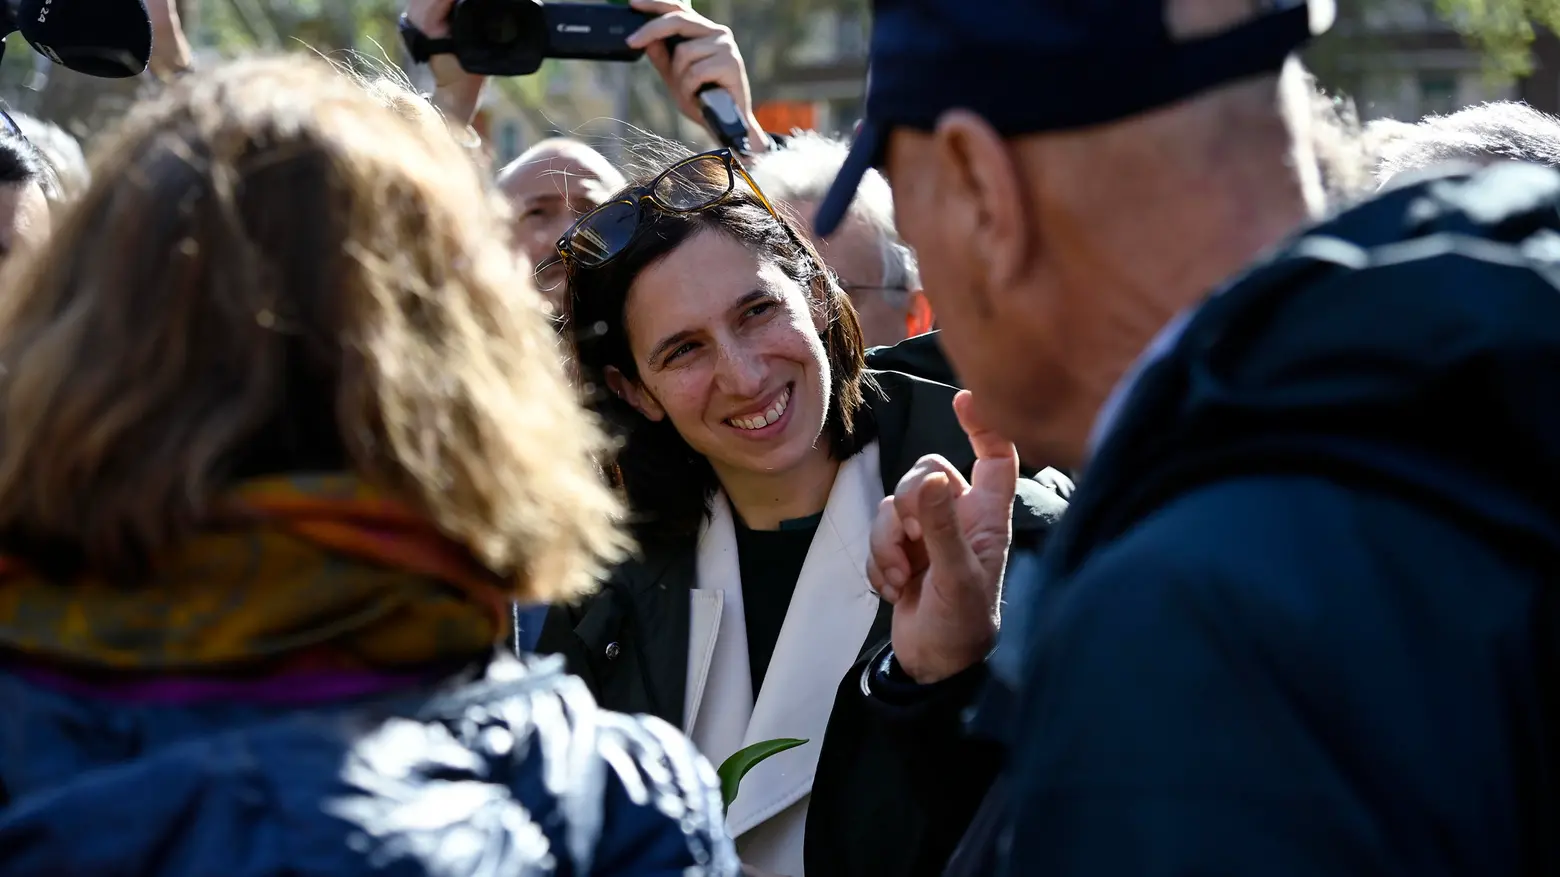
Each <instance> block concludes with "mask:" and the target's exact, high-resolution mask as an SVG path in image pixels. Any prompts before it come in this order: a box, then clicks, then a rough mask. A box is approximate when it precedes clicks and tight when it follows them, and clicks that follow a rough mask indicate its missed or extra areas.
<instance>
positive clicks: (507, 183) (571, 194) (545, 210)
mask: <svg viewBox="0 0 1560 877" xmlns="http://www.w3.org/2000/svg"><path fill="white" fill-rule="evenodd" d="M584 150H585V148H584V147H580V149H579V150H576V151H573V152H555V153H548V154H541V155H537V156H535V157H534V158H532V159H528V160H527V161H526V163H525V164H522V165H519V166H517V167H514V168H512V169H511V170H509V171H508V172H506V174H505V176H504V178H503V180H502V181H501V188H502V189H503V192H504V197H506V198H507V199H508V200H509V204H510V207H511V208H512V209H513V211H514V217H515V219H514V229H513V232H514V241H515V246H516V247H517V248H518V249H519V250H520V251H521V252H523V253H525V255H526V257H527V258H529V259H530V260H531V264H532V265H533V266H546V267H542V269H541V271H540V272H539V273H538V274H537V278H536V285H537V288H538V289H539V290H541V292H542V294H543V296H545V297H546V298H547V300H548V301H550V302H552V304H553V305H554V307H556V308H559V309H560V310H561V307H562V303H563V299H564V290H565V285H564V273H565V272H564V267H563V265H562V264H561V263H558V262H557V260H556V258H555V257H556V256H557V250H556V249H555V248H556V246H557V243H558V238H560V237H562V236H563V233H564V232H566V231H568V230H569V226H570V225H573V224H574V221H575V220H576V219H579V218H580V216H581V215H583V214H584V213H586V212H587V211H589V210H591V209H592V208H594V207H596V206H598V205H600V204H602V203H604V202H605V201H606V200H607V198H608V197H609V196H610V195H611V194H612V193H613V192H614V191H615V190H616V189H617V188H618V187H619V186H621V185H622V178H621V177H620V176H618V174H617V172H616V171H615V170H613V169H612V167H611V166H610V165H609V164H607V162H606V159H605V158H602V157H601V156H600V155H597V154H595V153H594V152H590V153H588V154H587V153H586V152H585V151H584ZM576 152H578V153H579V154H576Z"/></svg>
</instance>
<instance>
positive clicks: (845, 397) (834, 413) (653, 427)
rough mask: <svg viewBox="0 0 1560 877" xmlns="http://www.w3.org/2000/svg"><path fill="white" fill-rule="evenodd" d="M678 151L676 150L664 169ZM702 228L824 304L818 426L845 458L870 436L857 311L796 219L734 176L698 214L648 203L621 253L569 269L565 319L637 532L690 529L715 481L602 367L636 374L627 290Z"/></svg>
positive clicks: (667, 424) (672, 431) (664, 423)
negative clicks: (824, 399) (769, 263)
mask: <svg viewBox="0 0 1560 877" xmlns="http://www.w3.org/2000/svg"><path fill="white" fill-rule="evenodd" d="M684 156H686V153H684V154H683V155H680V156H675V157H672V158H671V160H667V161H664V163H662V165H661V167H662V168H664V167H666V166H669V165H670V164H672V163H673V161H675V160H676V159H677V158H681V157H684ZM654 177H655V174H647V175H645V176H644V177H642V178H641V179H638V180H635V181H634V182H632V183H630V184H629V186H628V187H627V188H625V189H623V190H622V191H621V192H619V193H617V195H615V196H614V198H613V200H618V199H619V198H620V197H627V196H629V195H630V193H632V192H633V191H634V190H635V188H636V187H637V186H640V185H644V184H647V183H649V182H650V180H652V179H654ZM703 232H718V233H720V234H724V235H726V236H728V237H730V238H731V239H733V240H735V241H737V242H738V243H741V244H743V245H744V246H746V247H748V248H749V249H751V250H752V251H753V252H754V253H757V254H759V255H760V256H761V257H763V258H766V259H770V260H773V261H774V263H775V264H776V265H778V266H779V267H780V269H781V270H782V271H784V272H785V274H786V276H788V277H790V278H791V279H792V280H794V281H796V282H797V283H799V284H801V285H802V286H803V287H804V288H806V289H807V290H808V291H809V293H810V295H809V298H810V299H811V301H812V306H813V308H814V309H815V313H816V312H817V311H819V310H821V311H822V314H823V316H824V319H825V326H824V330H823V344H824V351H825V356H827V358H828V361H829V370H830V387H829V408H828V416H827V419H826V420H825V422H824V433H825V435H826V437H827V439H828V441H829V451H830V453H831V454H832V455H833V456H834V458H835V459H837V460H844V459H847V458H849V457H850V456H852V455H854V454H855V453H856V452H858V451H860V450H861V448H862V447H864V446H865V445H866V444H867V443H868V442H869V441H871V438H872V436H871V435H870V432H871V431H872V427H871V425H870V423H869V422H868V421H869V420H870V418H869V417H863V416H862V415H863V414H865V412H864V411H863V409H862V397H863V384H864V383H865V382H867V381H869V380H870V378H869V377H868V375H867V373H866V360H865V357H864V353H863V346H862V339H861V325H860V323H859V322H857V319H856V311H855V309H854V308H853V307H851V304H850V300H849V299H848V298H847V297H846V295H845V293H844V292H843V291H842V290H841V289H840V285H839V283H838V282H837V281H836V280H835V279H834V276H833V275H832V274H831V273H830V272H829V270H828V269H827V268H825V267H824V265H823V260H822V259H821V258H819V256H818V253H817V251H816V250H814V249H813V247H812V245H811V244H810V243H808V242H807V239H806V238H805V237H803V236H802V235H801V234H800V233H799V232H798V231H797V229H796V226H795V225H794V224H793V223H791V222H790V220H789V219H786V218H784V217H782V218H779V219H777V218H776V217H775V216H774V215H773V214H771V213H770V212H769V211H768V210H767V209H765V207H764V205H763V203H762V202H760V201H759V199H758V198H757V197H755V196H754V195H753V193H752V192H751V191H750V190H749V189H748V187H747V184H746V183H745V182H743V181H742V180H741V179H740V177H739V178H738V179H737V180H736V187H735V189H734V190H733V191H732V193H731V194H730V195H729V196H727V198H726V199H725V200H723V201H721V202H720V203H718V204H716V205H714V206H713V207H709V208H706V209H704V210H700V211H697V212H694V213H682V214H677V213H667V212H664V211H661V210H657V209H655V208H653V207H650V206H649V205H645V208H644V214H643V217H642V219H641V225H640V227H639V230H638V233H637V234H636V235H635V237H634V239H633V240H632V241H631V242H630V243H629V244H628V246H627V247H626V248H625V249H624V250H623V251H622V252H621V253H619V254H618V255H617V256H616V257H614V258H613V259H612V260H611V261H609V262H607V263H606V264H605V265H602V266H600V267H597V268H580V267H578V266H571V267H570V270H569V307H568V312H567V314H566V323H565V330H566V334H567V336H568V337H569V338H570V339H571V340H572V343H573V346H574V357H575V362H576V365H577V368H578V370H579V379H580V382H581V385H582V387H583V388H584V391H585V394H586V398H587V401H588V402H589V404H590V406H591V407H592V408H593V409H595V410H596V412H597V413H598V414H600V415H601V416H602V417H603V419H605V420H606V421H607V423H608V424H609V425H610V426H611V428H612V429H613V430H614V431H615V432H616V434H617V436H618V438H619V445H618V449H617V452H616V454H615V455H614V459H612V460H611V461H609V465H608V467H607V468H608V473H609V476H610V478H611V480H612V481H614V482H615V483H616V484H617V485H618V486H619V487H621V488H622V489H623V490H624V492H625V493H626V494H627V498H628V502H629V507H630V514H631V515H632V520H633V522H634V524H635V530H636V531H637V532H638V533H639V534H640V535H641V537H646V536H648V537H650V538H654V537H657V536H675V535H688V534H692V533H696V532H697V531H698V528H699V525H700V523H701V522H702V520H703V517H704V515H705V514H706V513H707V512H708V511H709V502H710V498H711V497H712V496H713V495H714V493H715V490H716V488H717V487H718V486H719V484H718V482H717V481H716V478H715V470H714V469H713V468H712V467H711V466H710V463H709V461H708V460H707V459H705V458H704V457H703V456H702V455H700V454H699V453H698V452H696V451H694V450H693V449H692V448H691V447H689V446H688V443H687V442H685V441H683V438H682V436H681V435H679V434H678V432H677V428H676V427H674V426H673V425H672V422H671V421H670V420H669V419H663V420H660V421H652V420H650V419H649V418H647V417H645V416H644V415H642V414H640V413H639V412H638V411H636V410H635V409H634V408H633V407H632V406H630V405H629V404H628V403H627V402H625V401H623V400H622V399H619V398H618V397H617V396H616V395H615V394H614V393H612V392H610V391H608V390H607V377H606V376H607V369H608V368H609V367H611V368H616V369H617V370H618V371H620V372H622V374H623V376H624V377H626V378H628V379H629V380H633V381H638V380H639V369H638V368H637V366H636V364H635V362H634V355H633V352H632V351H631V350H630V349H629V343H628V331H627V326H626V322H625V310H626V306H627V303H628V291H629V287H631V286H632V285H633V282H634V279H635V278H637V277H638V276H639V273H640V272H641V271H644V270H645V269H646V268H648V267H650V266H651V265H652V264H654V263H655V262H657V261H658V260H660V259H662V258H664V257H666V256H667V255H668V254H670V253H671V252H672V251H674V250H676V249H677V248H678V247H680V246H682V244H683V243H684V242H686V241H687V240H689V239H690V238H692V237H694V236H695V235H697V234H700V233H703Z"/></svg>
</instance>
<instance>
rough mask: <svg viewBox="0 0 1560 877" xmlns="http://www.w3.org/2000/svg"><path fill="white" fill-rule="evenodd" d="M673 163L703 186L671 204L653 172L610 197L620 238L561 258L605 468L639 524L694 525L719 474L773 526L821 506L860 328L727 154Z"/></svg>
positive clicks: (850, 429)
mask: <svg viewBox="0 0 1560 877" xmlns="http://www.w3.org/2000/svg"><path fill="white" fill-rule="evenodd" d="M679 167H680V168H681V170H680V171H679V179H680V182H679V184H678V185H679V187H680V189H682V190H684V191H686V190H689V189H693V190H695V191H700V192H709V193H719V199H718V200H713V201H712V202H711V203H709V204H706V205H703V207H702V209H695V210H684V211H678V212H674V211H670V210H666V209H663V208H661V207H659V206H657V204H656V196H655V195H654V187H651V189H650V191H649V192H647V193H646V195H644V196H641V198H640V199H639V200H637V201H630V200H629V199H630V198H632V196H631V195H630V196H628V198H624V197H617V198H614V199H613V200H612V201H611V202H609V204H608V205H607V207H608V208H613V207H621V208H622V209H620V210H618V211H617V212H618V213H619V214H620V216H619V217H618V218H616V219H615V225H616V226H617V227H622V226H623V225H630V231H629V233H628V235H627V236H626V238H625V240H624V242H623V244H622V247H621V249H620V250H619V251H618V252H616V253H615V254H614V255H613V256H612V257H611V259H610V260H608V261H606V262H604V263H603V264H601V265H600V266H599V267H596V268H592V269H587V268H583V267H581V265H580V263H579V260H578V259H577V258H575V259H566V261H567V262H572V263H573V265H574V270H573V271H572V272H571V277H570V281H569V288H570V290H571V301H570V310H569V325H570V326H571V328H572V331H571V333H570V334H571V336H572V337H573V338H574V339H575V344H576V357H577V362H578V364H579V369H580V374H581V376H582V377H583V378H584V379H585V381H586V382H587V384H588V385H589V386H590V387H591V388H592V391H593V392H594V395H595V399H596V403H597V407H598V409H599V410H600V411H601V412H602V413H603V414H604V415H605V416H606V418H607V420H608V421H609V422H610V423H612V424H613V425H614V426H616V427H617V428H618V429H619V431H620V432H621V433H622V434H623V435H624V437H625V443H624V446H623V448H622V450H621V451H620V452H619V454H618V455H617V459H616V476H617V480H618V481H619V482H620V483H621V485H622V486H623V487H624V488H625V489H626V490H627V492H628V496H629V499H630V501H631V504H632V505H633V508H634V513H635V516H636V519H637V520H638V521H639V522H640V524H641V529H642V531H643V533H644V534H647V535H652V536H655V535H660V536H674V535H679V534H682V535H686V534H689V533H692V532H695V531H696V530H697V529H698V527H699V525H700V523H701V522H702V520H703V519H704V517H705V514H706V511H707V510H708V508H709V505H710V499H711V497H712V496H714V494H715V492H716V490H717V489H721V488H723V489H724V490H725V492H726V495H727V497H728V498H729V499H730V500H731V502H732V503H733V504H734V505H735V506H736V507H737V509H738V511H739V513H740V516H741V517H742V519H743V520H744V521H746V522H747V523H748V524H749V525H750V526H753V527H757V528H761V529H774V528H775V527H776V526H778V523H779V521H781V520H785V519H787V518H789V517H806V516H807V515H811V514H815V513H817V512H818V511H821V510H822V508H823V502H824V501H825V500H826V499H827V498H828V492H829V488H830V487H831V485H832V483H833V480H834V470H835V469H836V468H837V466H838V463H839V461H841V460H844V459H847V458H849V457H850V456H852V455H853V454H855V453H856V452H857V451H859V450H860V449H861V447H862V445H863V444H864V441H863V436H862V435H860V434H858V433H859V432H860V430H858V423H857V416H856V415H857V413H858V411H859V410H860V408H861V403H862V389H863V385H864V383H865V382H866V381H867V380H869V379H867V378H865V377H864V369H865V362H864V359H863V353H862V343H861V329H860V327H859V326H858V325H857V323H856V314H855V311H854V310H853V309H852V308H851V306H850V302H849V300H848V299H846V298H845V296H844V294H843V292H842V291H841V290H840V288H839V286H838V284H836V283H835V282H834V280H833V278H832V276H831V275H830V274H829V273H828V272H827V271H826V270H825V269H824V268H822V267H821V266H822V265H823V262H822V260H820V259H819V258H818V256H817V253H816V252H814V251H813V249H812V247H811V246H810V245H809V244H808V243H806V242H805V241H804V239H802V238H801V237H800V236H798V235H796V234H795V233H794V231H793V230H792V229H790V228H789V227H788V226H786V225H785V224H783V223H782V222H781V221H780V220H779V219H777V218H776V216H775V215H774V214H773V213H771V212H770V210H769V208H768V207H767V206H766V204H765V203H764V202H763V200H762V199H761V198H760V197H759V195H758V193H757V191H756V190H749V191H743V190H742V189H740V188H738V185H739V180H738V179H737V177H740V174H737V175H733V166H732V165H730V164H729V159H728V158H723V157H717V156H705V157H702V158H696V159H695V160H693V161H691V162H688V163H684V164H682V165H679ZM661 188H662V189H665V188H667V186H666V184H663V185H662V186H661ZM625 191H626V192H630V193H632V192H633V191H635V190H625ZM630 203H632V213H631V214H630V213H629V212H628V210H627V206H628V205H629V204H630ZM679 203H681V202H679ZM609 212H611V211H609V210H608V209H605V208H604V209H602V210H600V211H598V213H597V214H594V215H593V216H592V217H586V218H585V219H582V220H581V222H580V224H579V226H578V227H577V230H578V231H579V233H580V234H592V233H594V234H598V235H599V232H592V229H593V228H594V226H593V224H592V222H591V221H590V220H591V219H592V218H594V217H598V216H602V217H606V218H609V219H611V218H612V217H610V216H606V215H607V214H609ZM608 391H610V392H608ZM771 413H772V414H774V415H775V419H774V420H773V421H771V420H770V419H769V416H768V415H769V414H771ZM760 419H762V420H763V422H762V423H759V422H758V421H759V420H760ZM798 479H799V480H798ZM798 484H803V485H805V486H806V488H807V489H804V490H802V491H800V492H799V491H797V490H795V489H793V487H794V486H796V485H798ZM799 493H800V495H799ZM808 506H816V508H809V507H808ZM793 513H794V514H793Z"/></svg>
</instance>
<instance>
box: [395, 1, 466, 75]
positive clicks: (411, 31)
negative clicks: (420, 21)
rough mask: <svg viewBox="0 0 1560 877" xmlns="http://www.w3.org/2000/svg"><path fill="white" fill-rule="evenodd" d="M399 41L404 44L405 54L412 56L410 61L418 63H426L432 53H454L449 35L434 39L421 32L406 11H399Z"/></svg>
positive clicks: (452, 41) (431, 56)
mask: <svg viewBox="0 0 1560 877" xmlns="http://www.w3.org/2000/svg"><path fill="white" fill-rule="evenodd" d="M401 42H403V43H405V44H406V52H407V54H409V55H411V56H412V61H413V62H415V63H418V64H426V63H428V61H429V60H430V59H431V58H433V56H434V55H453V54H455V41H454V40H453V39H451V38H449V37H439V38H437V39H435V38H434V37H430V36H428V35H427V34H425V33H423V32H422V29H421V28H419V27H418V26H417V25H415V24H412V22H411V19H409V18H407V17H406V13H404V12H403V13H401Z"/></svg>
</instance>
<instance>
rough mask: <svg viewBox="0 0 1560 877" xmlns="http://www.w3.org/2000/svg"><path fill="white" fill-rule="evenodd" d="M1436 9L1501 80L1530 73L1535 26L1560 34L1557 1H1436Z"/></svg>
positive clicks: (1559, 7)
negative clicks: (1470, 44)
mask: <svg viewBox="0 0 1560 877" xmlns="http://www.w3.org/2000/svg"><path fill="white" fill-rule="evenodd" d="M1435 9H1436V12H1437V13H1438V14H1440V15H1441V17H1442V18H1444V19H1445V20H1446V21H1448V22H1449V23H1451V25H1452V26H1453V27H1455V28H1457V30H1458V31H1459V32H1460V33H1462V34H1463V35H1464V36H1466V37H1467V38H1468V39H1469V41H1470V42H1472V43H1473V44H1474V45H1475V46H1477V47H1478V48H1479V49H1481V50H1482V51H1483V53H1484V57H1485V60H1486V62H1487V64H1488V66H1489V69H1490V72H1491V73H1493V74H1494V75H1496V76H1497V77H1501V78H1507V79H1509V78H1515V77H1520V76H1525V75H1527V74H1529V73H1531V72H1533V51H1532V50H1533V40H1534V38H1535V37H1536V33H1535V30H1534V28H1535V26H1537V27H1543V28H1546V29H1548V30H1550V31H1554V32H1560V0H1435Z"/></svg>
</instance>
